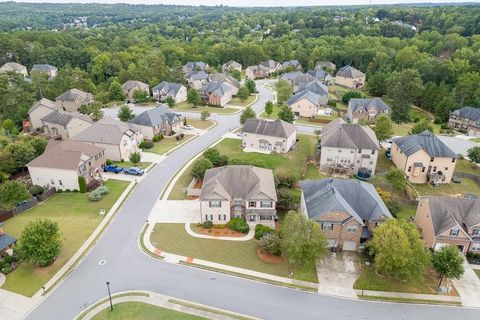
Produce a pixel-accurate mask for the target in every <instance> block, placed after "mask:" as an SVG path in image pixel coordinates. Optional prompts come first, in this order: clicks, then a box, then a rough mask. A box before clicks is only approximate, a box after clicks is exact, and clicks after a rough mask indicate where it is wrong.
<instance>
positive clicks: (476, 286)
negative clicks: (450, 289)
mask: <svg viewBox="0 0 480 320" xmlns="http://www.w3.org/2000/svg"><path fill="white" fill-rule="evenodd" d="M463 267H464V268H465V273H464V274H463V276H462V277H461V278H460V279H458V280H452V282H453V285H454V286H455V289H457V291H458V294H459V295H460V298H461V299H462V305H463V306H464V307H477V308H480V279H479V278H478V277H477V275H476V273H475V271H474V270H473V269H472V267H471V266H470V264H469V263H468V262H467V260H466V259H465V261H464V262H463Z"/></svg>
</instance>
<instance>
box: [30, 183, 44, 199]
mask: <svg viewBox="0 0 480 320" xmlns="http://www.w3.org/2000/svg"><path fill="white" fill-rule="evenodd" d="M28 192H30V194H31V195H32V196H36V195H39V194H42V193H43V188H42V187H41V186H39V185H36V184H34V185H33V186H31V187H30V189H28Z"/></svg>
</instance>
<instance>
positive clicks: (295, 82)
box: [280, 71, 315, 93]
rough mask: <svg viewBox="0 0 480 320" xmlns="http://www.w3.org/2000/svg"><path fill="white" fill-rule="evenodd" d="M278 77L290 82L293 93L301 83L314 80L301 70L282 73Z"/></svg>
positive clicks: (298, 88)
mask: <svg viewBox="0 0 480 320" xmlns="http://www.w3.org/2000/svg"><path fill="white" fill-rule="evenodd" d="M280 79H283V80H287V81H288V82H289V83H290V85H291V86H292V89H293V93H297V92H298V91H299V90H300V87H301V86H302V85H303V84H306V83H309V82H311V81H313V80H315V78H314V77H312V76H311V75H309V74H308V73H303V72H301V71H293V72H287V73H284V74H283V75H282V76H281V77H280Z"/></svg>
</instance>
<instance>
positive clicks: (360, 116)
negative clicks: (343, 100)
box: [347, 98, 390, 123]
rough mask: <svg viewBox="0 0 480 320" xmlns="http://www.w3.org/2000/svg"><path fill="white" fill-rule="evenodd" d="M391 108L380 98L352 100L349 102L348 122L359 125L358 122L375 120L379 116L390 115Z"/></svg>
mask: <svg viewBox="0 0 480 320" xmlns="http://www.w3.org/2000/svg"><path fill="white" fill-rule="evenodd" d="M389 112H390V106H389V105H388V104H386V103H385V102H383V100H382V99H380V98H372V99H359V98H352V99H350V101H349V102H348V110H347V120H349V121H351V122H353V123H357V122H358V120H369V121H371V120H375V118H377V117H378V116H381V115H383V114H388V113H389Z"/></svg>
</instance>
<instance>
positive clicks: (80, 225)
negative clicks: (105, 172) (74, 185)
mask: <svg viewBox="0 0 480 320" xmlns="http://www.w3.org/2000/svg"><path fill="white" fill-rule="evenodd" d="M128 184H129V182H127V181H119V180H111V179H110V180H108V181H106V182H105V185H106V186H108V188H109V190H110V192H109V194H108V195H106V196H105V197H104V198H103V199H102V200H100V201H98V202H92V201H89V200H88V194H86V193H73V192H70V193H57V194H55V195H53V196H52V197H51V198H49V199H48V200H46V201H45V202H42V203H41V204H40V205H38V206H36V207H34V208H32V209H31V210H28V211H26V212H24V213H22V214H20V215H17V216H15V217H13V218H11V219H10V220H7V221H6V222H5V226H4V228H5V232H6V233H7V234H10V235H12V236H14V237H16V238H17V239H18V238H20V235H21V233H22V231H23V229H24V228H25V226H26V225H27V224H28V223H29V222H30V221H33V220H34V219H36V218H42V219H43V218H48V219H50V220H53V221H55V222H57V223H58V224H59V227H60V231H61V232H62V238H63V247H62V251H61V253H60V255H59V256H58V257H57V260H56V261H55V262H54V263H53V264H52V265H50V266H48V267H45V268H40V267H36V266H34V265H32V264H29V263H26V262H22V263H21V264H20V266H19V267H18V268H17V269H16V270H15V271H13V272H11V273H9V274H8V275H7V280H6V282H5V284H4V285H3V287H2V289H5V290H9V291H13V292H16V293H19V294H22V295H25V296H28V297H30V296H32V295H33V294H34V293H35V292H37V291H38V290H40V288H41V287H42V286H43V285H44V284H45V283H46V282H48V280H50V278H51V277H53V276H54V275H55V273H56V272H57V271H58V270H60V268H61V267H62V266H63V265H64V264H65V263H66V262H67V261H68V260H69V259H70V258H71V257H72V256H73V255H74V254H75V252H76V251H77V250H78V249H79V248H80V247H81V246H82V244H83V243H84V242H85V241H86V240H87V238H88V237H89V236H90V234H91V233H92V232H93V231H94V230H95V228H96V227H97V226H98V224H99V223H100V221H101V220H102V219H103V217H102V216H100V215H99V214H98V213H99V212H100V209H104V210H105V212H108V210H110V208H111V207H112V206H113V204H114V203H115V202H116V201H117V199H118V198H119V197H120V195H121V194H122V193H123V191H124V190H125V188H126V187H127V186H128Z"/></svg>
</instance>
